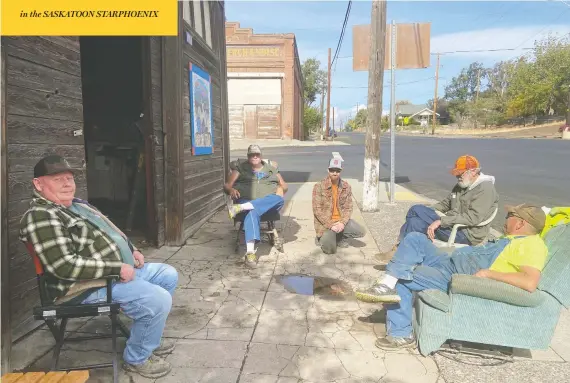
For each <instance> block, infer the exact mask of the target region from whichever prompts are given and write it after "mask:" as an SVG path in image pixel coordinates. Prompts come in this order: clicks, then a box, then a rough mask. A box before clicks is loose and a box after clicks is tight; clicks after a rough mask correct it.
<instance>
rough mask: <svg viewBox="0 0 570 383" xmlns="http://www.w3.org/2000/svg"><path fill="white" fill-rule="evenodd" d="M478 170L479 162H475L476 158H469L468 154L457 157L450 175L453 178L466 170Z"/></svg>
mask: <svg viewBox="0 0 570 383" xmlns="http://www.w3.org/2000/svg"><path fill="white" fill-rule="evenodd" d="M478 168H480V166H479V161H477V158H475V157H473V156H470V155H469V154H466V155H464V156H461V157H459V158H458V159H457V161H455V168H453V170H452V171H451V174H453V175H454V176H458V175H460V174H463V173H464V172H465V171H467V170H471V169H478Z"/></svg>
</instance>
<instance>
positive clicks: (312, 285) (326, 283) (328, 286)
mask: <svg viewBox="0 0 570 383" xmlns="http://www.w3.org/2000/svg"><path fill="white" fill-rule="evenodd" d="M275 280H276V281H277V283H280V284H282V285H283V287H285V289H286V290H287V291H289V292H292V293H295V294H301V295H324V296H333V297H349V296H352V295H353V291H352V288H351V286H350V285H349V284H348V283H346V282H343V281H341V280H339V279H334V278H327V277H315V276H311V275H302V274H288V275H276V276H275Z"/></svg>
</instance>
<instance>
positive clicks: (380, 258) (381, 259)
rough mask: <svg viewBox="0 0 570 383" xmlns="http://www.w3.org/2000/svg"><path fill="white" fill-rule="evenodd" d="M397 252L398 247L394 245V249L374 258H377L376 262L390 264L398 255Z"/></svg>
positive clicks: (378, 254)
mask: <svg viewBox="0 0 570 383" xmlns="http://www.w3.org/2000/svg"><path fill="white" fill-rule="evenodd" d="M396 250H398V245H394V247H392V248H391V249H390V250H388V251H385V252H383V253H376V254H375V255H374V258H376V260H377V261H378V262H380V263H388V262H390V260H391V259H392V257H393V256H394V254H396Z"/></svg>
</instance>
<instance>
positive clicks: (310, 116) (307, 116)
mask: <svg viewBox="0 0 570 383" xmlns="http://www.w3.org/2000/svg"><path fill="white" fill-rule="evenodd" d="M322 121H323V115H322V114H321V111H320V110H319V108H317V107H316V106H306V107H305V110H304V114H303V128H304V129H305V133H306V134H310V133H315V132H317V131H318V130H319V129H320V128H321V124H322Z"/></svg>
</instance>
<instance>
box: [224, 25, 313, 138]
mask: <svg viewBox="0 0 570 383" xmlns="http://www.w3.org/2000/svg"><path fill="white" fill-rule="evenodd" d="M226 49H227V68H228V101H229V102H228V104H229V116H230V117H229V123H230V138H251V139H255V138H277V139H278V138H281V139H298V140H302V139H304V135H303V75H302V72H301V63H300V62H299V53H298V51H297V43H296V41H295V35H294V34H293V33H285V34H254V33H253V29H251V28H241V27H240V24H239V23H235V22H226Z"/></svg>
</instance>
